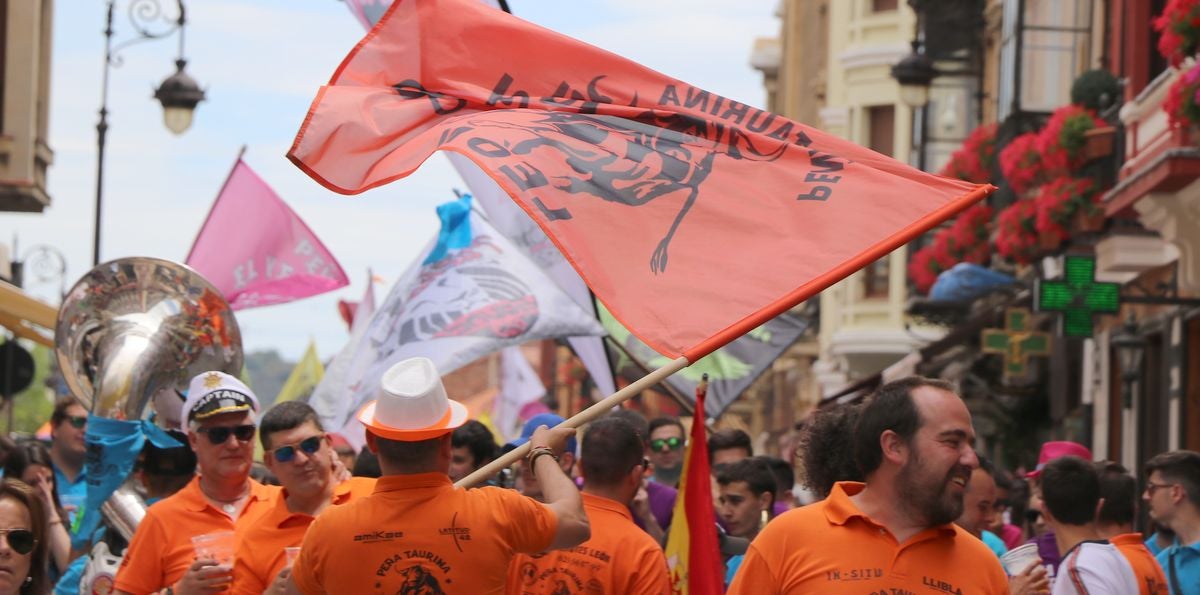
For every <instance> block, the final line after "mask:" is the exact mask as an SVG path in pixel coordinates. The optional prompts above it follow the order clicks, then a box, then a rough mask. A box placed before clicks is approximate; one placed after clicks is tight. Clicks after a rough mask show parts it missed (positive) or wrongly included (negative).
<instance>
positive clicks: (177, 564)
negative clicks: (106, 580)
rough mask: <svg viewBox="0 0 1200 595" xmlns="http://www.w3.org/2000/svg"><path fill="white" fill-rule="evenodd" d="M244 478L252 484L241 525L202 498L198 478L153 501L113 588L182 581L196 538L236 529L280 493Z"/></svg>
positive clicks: (154, 587)
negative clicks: (159, 499)
mask: <svg viewBox="0 0 1200 595" xmlns="http://www.w3.org/2000/svg"><path fill="white" fill-rule="evenodd" d="M246 481H249V482H250V498H249V499H248V500H247V502H246V507H245V509H244V510H243V511H242V514H241V516H239V517H238V520H237V523H234V521H233V520H232V519H230V518H229V515H227V514H225V513H224V512H221V511H220V510H219V509H217V508H215V507H213V505H212V504H210V503H209V502H208V499H207V498H205V497H204V493H203V492H201V491H200V476H196V477H194V478H192V481H191V482H189V483H188V484H187V485H186V486H184V488H183V489H182V490H179V491H178V492H176V493H175V494H174V495H172V496H171V497H169V498H165V499H163V500H161V501H159V502H156V503H154V505H153V506H151V507H150V508H149V509H148V510H146V517H145V518H144V519H142V522H141V524H140V525H138V528H137V531H135V532H134V534H133V541H132V542H130V544H129V548H128V549H126V550H125V557H124V558H123V559H122V560H121V567H120V569H118V570H117V577H116V581H115V585H114V588H115V589H116V590H118V591H127V592H129V593H134V594H135V595H141V594H143V593H154V592H157V591H160V590H162V589H164V588H166V587H169V586H172V585H174V584H175V583H177V582H179V579H181V578H183V574H184V573H185V572H187V569H188V567H189V566H191V565H192V562H194V561H196V550H195V548H194V547H192V537H194V536H196V535H204V534H205V533H214V532H217V531H234V530H235V529H236V528H237V526H239V525H241V524H243V523H244V522H245V521H246V519H247V518H248V517H250V516H253V515H254V514H255V512H256V510H257V509H258V508H259V507H262V506H264V505H265V504H266V503H267V502H268V501H270V499H271V496H273V495H274V494H275V493H276V492H278V491H279V488H277V487H274V486H264V485H262V484H261V483H258V482H257V481H254V480H253V479H247V480H246Z"/></svg>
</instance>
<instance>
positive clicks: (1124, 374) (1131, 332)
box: [1109, 314, 1146, 409]
mask: <svg viewBox="0 0 1200 595" xmlns="http://www.w3.org/2000/svg"><path fill="white" fill-rule="evenodd" d="M1137 331H1138V324H1137V320H1135V319H1134V317H1133V315H1132V314H1130V315H1129V318H1128V319H1127V320H1126V321H1125V324H1124V325H1123V326H1122V327H1121V328H1120V329H1117V330H1116V331H1114V332H1113V334H1112V338H1111V339H1110V340H1109V344H1110V345H1112V348H1113V351H1116V352H1117V362H1118V364H1119V365H1120V366H1121V404H1122V405H1123V406H1124V407H1125V408H1126V409H1129V408H1131V407H1133V386H1134V384H1136V383H1137V381H1138V380H1140V379H1141V376H1142V354H1143V353H1145V350H1146V341H1145V339H1142V338H1141V337H1140V336H1138V332H1137Z"/></svg>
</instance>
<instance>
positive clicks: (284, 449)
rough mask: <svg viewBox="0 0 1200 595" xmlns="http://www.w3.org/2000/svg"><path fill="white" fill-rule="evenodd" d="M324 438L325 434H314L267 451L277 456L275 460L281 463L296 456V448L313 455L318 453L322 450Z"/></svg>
mask: <svg viewBox="0 0 1200 595" xmlns="http://www.w3.org/2000/svg"><path fill="white" fill-rule="evenodd" d="M322 438H324V436H312V437H309V438H305V439H304V440H301V441H300V442H297V443H296V444H289V445H287V446H280V447H279V448H272V449H271V450H269V451H267V452H269V453H271V455H272V456H274V457H275V460H276V461H278V462H280V463H287V462H289V461H291V460H292V459H294V458H296V448H299V449H300V452H303V453H304V454H306V455H308V456H310V457H311V456H312V455H314V454H316V452H317V451H318V450H321V439H322Z"/></svg>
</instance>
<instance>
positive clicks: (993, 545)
mask: <svg viewBox="0 0 1200 595" xmlns="http://www.w3.org/2000/svg"><path fill="white" fill-rule="evenodd" d="M981 539H982V540H983V545H986V546H988V549H990V550H992V553H994V554H996V557H997V558H1000V557H1002V556H1004V554H1007V553H1008V547H1007V546H1005V545H1004V540H1003V539H1000V536H999V535H996V534H995V533H992V532H991V531H984V532H983V536H982V538H981Z"/></svg>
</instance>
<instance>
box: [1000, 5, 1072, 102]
mask: <svg viewBox="0 0 1200 595" xmlns="http://www.w3.org/2000/svg"><path fill="white" fill-rule="evenodd" d="M1091 22H1092V1H1091V0H1004V13H1003V23H1002V25H1001V33H1000V89H999V93H997V100H998V102H999V104H998V105H997V107H998V114H999V118H1000V120H1004V119H1005V118H1007V117H1008V116H1009V115H1010V114H1011V113H1013V112H1014V111H1021V112H1047V113H1048V112H1051V111H1053V110H1054V109H1056V108H1058V107H1060V106H1063V105H1066V104H1068V103H1070V102H1071V83H1072V82H1074V80H1075V77H1077V76H1079V74H1080V73H1082V72H1083V71H1084V70H1087V68H1088V66H1089V64H1090V61H1089V58H1090V52H1091Z"/></svg>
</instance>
